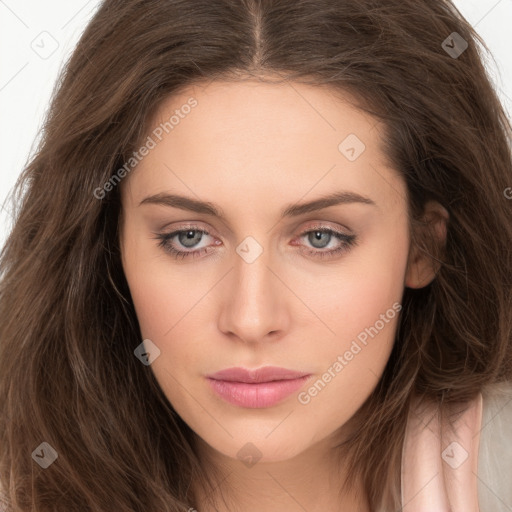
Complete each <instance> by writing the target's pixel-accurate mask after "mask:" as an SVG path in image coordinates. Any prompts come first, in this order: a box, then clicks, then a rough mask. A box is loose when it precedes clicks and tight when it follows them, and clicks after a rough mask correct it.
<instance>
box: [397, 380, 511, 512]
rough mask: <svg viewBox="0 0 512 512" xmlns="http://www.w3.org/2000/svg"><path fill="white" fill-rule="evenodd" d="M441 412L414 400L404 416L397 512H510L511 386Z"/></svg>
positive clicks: (488, 391)
mask: <svg viewBox="0 0 512 512" xmlns="http://www.w3.org/2000/svg"><path fill="white" fill-rule="evenodd" d="M443 411H444V412H443V414H441V413H440V408H439V407H438V406H437V404H434V403H426V402H423V403H422V402H420V400H416V401H415V402H414V404H413V407H412V408H411V411H410V413H409V418H408V422H407V428H406V435H405V439H404V444H403V450H402V473H401V476H402V478H401V480H402V481H401V499H402V510H403V512H434V511H435V512H512V383H510V382H501V383H498V384H493V385H490V386H487V387H485V388H484V389H483V390H482V392H481V393H479V394H478V396H477V397H476V398H475V399H473V400H472V401H471V402H470V403H469V404H468V403H465V404H450V405H449V406H446V404H445V406H444V408H443Z"/></svg>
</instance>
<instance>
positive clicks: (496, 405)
mask: <svg viewBox="0 0 512 512" xmlns="http://www.w3.org/2000/svg"><path fill="white" fill-rule="evenodd" d="M482 398H483V412H482V426H481V430H480V444H479V450H478V496H479V504H480V510H481V512H505V511H507V512H508V511H510V510H511V507H512V486H511V485H510V478H511V477H510V475H512V382H501V383H498V384H492V385H489V386H487V387H486V388H484V389H483V390H482Z"/></svg>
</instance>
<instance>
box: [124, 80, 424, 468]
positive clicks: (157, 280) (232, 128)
mask: <svg viewBox="0 0 512 512" xmlns="http://www.w3.org/2000/svg"><path fill="white" fill-rule="evenodd" d="M190 98H193V99H190ZM347 98H348V97H347ZM153 121H154V122H153V126H154V128H155V131H154V132H153V133H151V134H149V136H150V137H151V139H152V141H153V142H151V141H150V140H149V139H148V140H147V141H146V150H141V152H140V155H139V156H140V157H141V160H140V162H139V164H138V166H137V167H136V169H135V170H134V171H133V172H132V173H131V174H130V175H129V176H127V177H126V178H125V179H124V181H123V183H122V201H123V222H122V230H121V248H122V261H123V268H124V271H125V274H126V278H127V281H128V284H129V287H130V291H131V295H132V298H133V302H134V305H135V309H136V312H137V316H138V320H139V324H140V328H141V332H142V336H143V339H145V340H151V343H149V342H148V341H146V342H145V343H146V345H145V348H146V349H147V351H148V352H150V353H151V359H153V358H154V357H155V355H157V357H156V358H154V360H153V362H151V364H150V368H151V370H152V371H153V372H154V375H155V377H156V379H157V380H158V382H159V384H160V386H161V388H162V390H163V391H164V393H165V395H166V396H167V398H168V399H169V401H170V403H171V404H172V405H173V407H174V408H175V410H176V411H177V412H178V414H179V415H180V416H181V417H182V418H183V419H184V421H185V422H186V423H187V424H188V425H189V426H190V427H191V428H192V429H193V430H194V431H195V433H196V434H197V435H198V436H200V438H202V439H203V440H204V441H205V442H206V443H207V444H208V445H209V446H210V447H213V448H214V449H216V450H217V451H218V452H220V453H222V454H224V455H226V456H229V457H233V458H244V457H245V458H247V457H249V458H252V459H254V458H255V457H257V458H258V459H260V460H261V461H278V460H285V459H289V458H291V457H293V456H295V455H297V454H299V453H301V452H303V451H305V450H306V449H308V448H309V447H312V446H313V445H314V444H315V443H317V442H319V441H322V440H325V439H328V438H331V437H333V436H334V434H335V433H336V432H340V427H342V426H343V425H344V424H345V423H346V422H347V421H348V420H349V419H350V418H351V417H352V416H353V415H354V413H355V412H356V411H357V409H358V408H359V407H360V406H361V405H362V404H363V402H364V401H365V400H366V399H367V398H368V396H369V395H370V393H371V392H372V390H373V389H374V388H375V386H376V385H377V382H378V380H379V378H380V377H381V375H382V372H383V370H384V367H385V365H386V362H387V360H388V358H389V355H390V351H391V349H392V346H393V341H394V337H395V331H396V328H397V325H398V318H399V314H398V311H399V310H400V307H401V306H400V302H401V298H402V293H403V290H404V286H406V285H408V282H407V280H408V275H409V272H411V271H413V270H414V269H413V268H412V267H411V268H408V255H409V243H410V241H409V237H408V218H407V210H406V194H407V192H406V187H405V183H404V182H403V180H402V179H401V178H400V177H399V176H398V174H397V173H396V172H395V171H394V170H393V169H391V168H389V167H388V166H387V164H386V161H385V158H384V155H383V153H382V152H381V148H380V139H379V137H380V135H381V131H380V129H381V128H382V127H381V125H380V124H378V123H377V121H376V120H375V119H373V118H371V117H369V116H367V115H364V114H362V113H361V112H359V111H358V110H356V109H355V108H354V107H352V106H351V105H350V104H349V103H348V101H343V100H342V98H340V97H339V96H337V97H335V96H334V95H333V94H332V92H329V89H326V88H320V87H312V86H306V85H301V84H297V83H293V84H288V85H275V84H268V83H267V84H264V83H257V82H251V81H247V82H213V83H211V84H209V85H208V86H206V87H200V86H197V85H196V86H193V87H189V88H188V89H186V90H184V91H183V92H182V93H180V94H179V95H176V96H173V97H172V98H170V99H169V100H168V101H167V102H166V103H164V104H163V105H161V108H160V109H159V111H158V113H157V116H156V117H155V118H154V119H153ZM166 122H167V125H165V123H166ZM161 123H162V125H161ZM163 127H165V128H163ZM160 139H161V140H160ZM142 155H145V156H142ZM336 195H337V198H338V199H337V200H335V199H332V198H334V197H335V196H336ZM178 196H179V197H178ZM326 198H329V200H328V201H326V203H325V204H323V203H321V202H320V201H319V200H320V199H326ZM306 204H310V205H311V206H309V207H306V206H305V205H306ZM215 212H216V213H215ZM327 230H332V232H333V233H331V234H330V233H329V232H328V231H327ZM178 231H181V233H178V234H174V235H173V236H168V237H167V240H166V239H165V235H166V234H171V233H175V232H178ZM336 233H339V237H338V236H337V235H336ZM158 237H164V238H163V239H159V238H158ZM163 244H165V245H163ZM166 249H167V250H166ZM171 251H172V252H171ZM173 251H180V254H179V255H178V257H176V256H175V254H173ZM411 283H412V280H411ZM141 342H142V340H141ZM155 345H156V347H157V348H158V350H159V351H160V352H159V353H158V351H157V352H155V349H154V346H155ZM133 348H134V349H135V348H136V347H133ZM141 364H142V363H141ZM266 366H277V367H281V368H285V369H288V370H292V371H296V372H300V373H301V374H306V375H309V377H306V379H302V380H295V381H293V380H292V381H288V382H283V381H281V382H274V384H268V383H267V384H261V383H260V384H255V383H252V384H251V383H246V384H240V383H238V384H236V383H231V384H229V383H226V382H224V383H223V382H222V381H221V380H217V383H216V386H213V385H212V384H214V382H212V381H211V380H210V379H209V378H208V376H209V375H211V374H214V373H215V372H219V371H220V370H224V369H228V368H232V367H242V368H245V369H249V370H250V369H257V368H260V367H266ZM235 378H236V377H235ZM269 378H270V377H268V376H267V380H268V379H269ZM282 378H283V376H281V379H282ZM287 393H288V394H287ZM249 443H251V444H249Z"/></svg>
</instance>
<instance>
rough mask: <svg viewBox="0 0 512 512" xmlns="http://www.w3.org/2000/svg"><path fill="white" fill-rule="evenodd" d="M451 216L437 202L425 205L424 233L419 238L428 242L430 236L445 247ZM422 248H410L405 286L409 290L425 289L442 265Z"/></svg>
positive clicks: (418, 235)
mask: <svg viewBox="0 0 512 512" xmlns="http://www.w3.org/2000/svg"><path fill="white" fill-rule="evenodd" d="M448 219H449V214H448V212H447V210H446V209H445V208H444V207H443V206H441V205H440V204H439V203H438V202H436V201H428V202H427V203H426V204H425V210H424V215H423V218H422V220H423V222H424V225H423V227H422V228H420V229H422V230H423V232H421V233H418V234H417V238H418V239H421V240H426V239H427V237H428V236H432V237H434V241H435V243H437V244H439V245H440V246H442V247H444V245H445V242H446V232H447V223H448ZM423 247H424V246H423V244H422V247H419V246H418V245H414V246H412V247H411V248H410V251H409V259H408V261H407V269H406V273H405V279H404V285H405V286H406V287H408V288H423V287H425V286H427V285H428V284H430V283H431V282H432V281H433V280H434V279H435V277H436V274H437V272H438V270H439V267H440V263H439V262H438V261H436V260H435V258H434V257H433V256H432V255H430V254H429V252H428V251H426V250H425V249H424V248H423Z"/></svg>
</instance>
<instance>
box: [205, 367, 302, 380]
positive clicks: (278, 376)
mask: <svg viewBox="0 0 512 512" xmlns="http://www.w3.org/2000/svg"><path fill="white" fill-rule="evenodd" d="M306 375H310V374H309V373H307V372H299V371H295V370H289V369H287V368H279V367H278V366H265V367H263V368H257V369H255V370H250V369H246V368H240V367H237V368H226V369H225V370H221V371H219V372H216V373H213V374H211V375H208V376H207V377H209V378H210V379H214V380H224V381H230V382H249V383H251V382H270V381H273V380H291V379H299V378H301V377H305V376H306Z"/></svg>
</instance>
